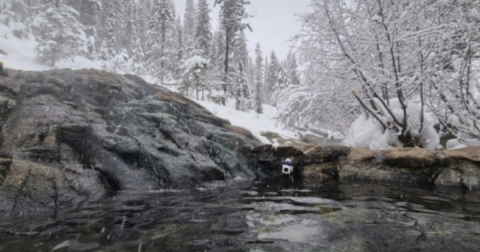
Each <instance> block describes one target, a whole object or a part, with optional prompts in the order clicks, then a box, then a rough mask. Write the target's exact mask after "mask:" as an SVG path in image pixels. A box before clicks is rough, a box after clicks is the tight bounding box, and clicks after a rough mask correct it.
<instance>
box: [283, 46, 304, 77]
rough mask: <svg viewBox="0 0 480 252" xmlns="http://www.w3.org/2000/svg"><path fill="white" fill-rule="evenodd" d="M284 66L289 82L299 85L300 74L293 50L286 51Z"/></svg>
mask: <svg viewBox="0 0 480 252" xmlns="http://www.w3.org/2000/svg"><path fill="white" fill-rule="evenodd" d="M284 68H285V71H286V72H287V75H288V76H289V77H290V83H291V84H293V85H300V76H299V74H298V65H297V59H296V56H295V52H293V51H291V50H290V51H289V52H288V54H287V58H286V60H285V66H284Z"/></svg>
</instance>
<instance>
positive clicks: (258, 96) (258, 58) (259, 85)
mask: <svg viewBox="0 0 480 252" xmlns="http://www.w3.org/2000/svg"><path fill="white" fill-rule="evenodd" d="M263 80H264V77H263V57H262V50H261V49H260V45H259V44H257V47H256V48H255V111H256V112H257V113H258V114H262V113H263V108H262V104H263Z"/></svg>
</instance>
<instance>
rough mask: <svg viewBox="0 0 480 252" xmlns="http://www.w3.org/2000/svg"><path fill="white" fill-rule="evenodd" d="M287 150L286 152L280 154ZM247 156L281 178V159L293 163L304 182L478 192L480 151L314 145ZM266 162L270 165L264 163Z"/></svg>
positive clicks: (256, 150)
mask: <svg viewBox="0 0 480 252" xmlns="http://www.w3.org/2000/svg"><path fill="white" fill-rule="evenodd" d="M282 149H288V152H285V151H283V152H282V151H279V150H282ZM252 153H255V154H254V156H252V157H251V158H253V159H257V160H258V162H257V165H258V166H259V167H260V169H262V170H265V171H267V172H269V173H270V174H275V173H276V174H280V167H281V162H282V160H284V159H286V158H291V159H293V160H294V162H295V165H296V167H297V168H298V169H296V170H297V171H298V173H299V176H302V177H303V178H305V179H315V180H317V179H320V180H325V179H336V180H339V181H378V182H388V183H392V182H393V183H407V184H424V185H425V184H431V185H433V184H435V185H448V186H457V187H464V188H469V189H474V188H480V147H469V148H464V149H459V150H443V151H436V152H432V151H429V150H426V149H419V148H404V149H403V148H396V149H389V150H382V151H372V150H369V149H364V148H349V147H344V146H314V147H311V148H310V149H308V150H306V151H304V152H303V151H300V150H298V149H296V148H295V147H277V148H272V147H269V146H261V147H257V148H254V149H253V151H252ZM265 160H267V161H268V162H265Z"/></svg>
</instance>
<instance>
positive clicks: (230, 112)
mask: <svg viewBox="0 0 480 252" xmlns="http://www.w3.org/2000/svg"><path fill="white" fill-rule="evenodd" d="M197 102H198V103H200V104H201V105H202V106H204V107H205V108H206V109H208V110H209V111H210V112H211V113H213V114H214V115H216V116H218V117H220V118H224V119H227V120H228V121H230V123H231V124H232V125H235V126H239V127H242V128H245V129H248V130H250V131H251V132H252V134H253V135H254V136H255V137H256V138H258V139H259V140H260V141H262V142H264V143H270V141H269V140H268V139H267V138H265V137H264V136H262V135H261V132H265V131H270V132H276V133H278V134H279V135H280V136H281V137H283V138H290V139H297V138H298V135H297V134H296V133H295V132H293V131H290V130H286V129H283V128H282V127H281V126H280V125H278V123H276V116H277V109H276V108H274V107H272V106H269V105H263V111H264V112H263V114H257V112H255V111H248V112H243V111H238V110H235V100H233V99H227V101H226V103H225V106H223V105H219V104H215V103H213V102H210V101H197Z"/></svg>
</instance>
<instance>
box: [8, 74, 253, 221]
mask: <svg viewBox="0 0 480 252" xmlns="http://www.w3.org/2000/svg"><path fill="white" fill-rule="evenodd" d="M0 125H1V126H2V128H1V129H2V131H1V139H2V141H1V146H0V212H4V213H5V212H11V213H17V212H21V211H24V210H28V211H30V210H35V209H37V210H38V209H54V208H59V207H71V206H74V205H75V204H78V203H81V202H82V201H84V200H92V199H98V198H102V197H104V196H106V195H108V194H111V193H114V192H116V191H118V190H131V191H147V190H156V189H161V188H165V187H190V186H194V185H197V184H200V183H203V182H207V181H213V180H227V179H233V178H238V177H241V178H245V179H248V178H251V177H255V176H257V175H258V171H257V170H252V169H251V168H250V167H251V166H250V164H249V162H248V159H247V158H246V157H245V156H243V155H241V154H238V153H239V152H237V151H236V149H237V148H240V147H242V146H251V147H252V148H253V147H256V146H257V145H258V142H257V141H256V140H255V138H253V136H252V135H251V134H249V132H247V131H244V130H241V129H239V128H236V127H233V126H232V125H230V123H229V122H228V121H226V120H223V119H220V118H218V117H216V116H214V115H213V114H211V113H209V112H208V111H207V110H206V109H205V108H203V107H201V106H200V105H198V104H197V103H195V102H193V101H191V100H189V99H187V98H184V97H182V96H181V95H179V94H177V93H174V92H171V91H169V90H167V89H165V88H162V87H159V86H154V85H151V84H148V83H146V82H145V81H144V80H143V79H141V78H139V77H136V76H132V75H116V74H110V73H106V72H103V71H98V70H77V71H73V70H52V71H45V72H23V71H17V72H16V74H15V75H12V77H9V78H0Z"/></svg>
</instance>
